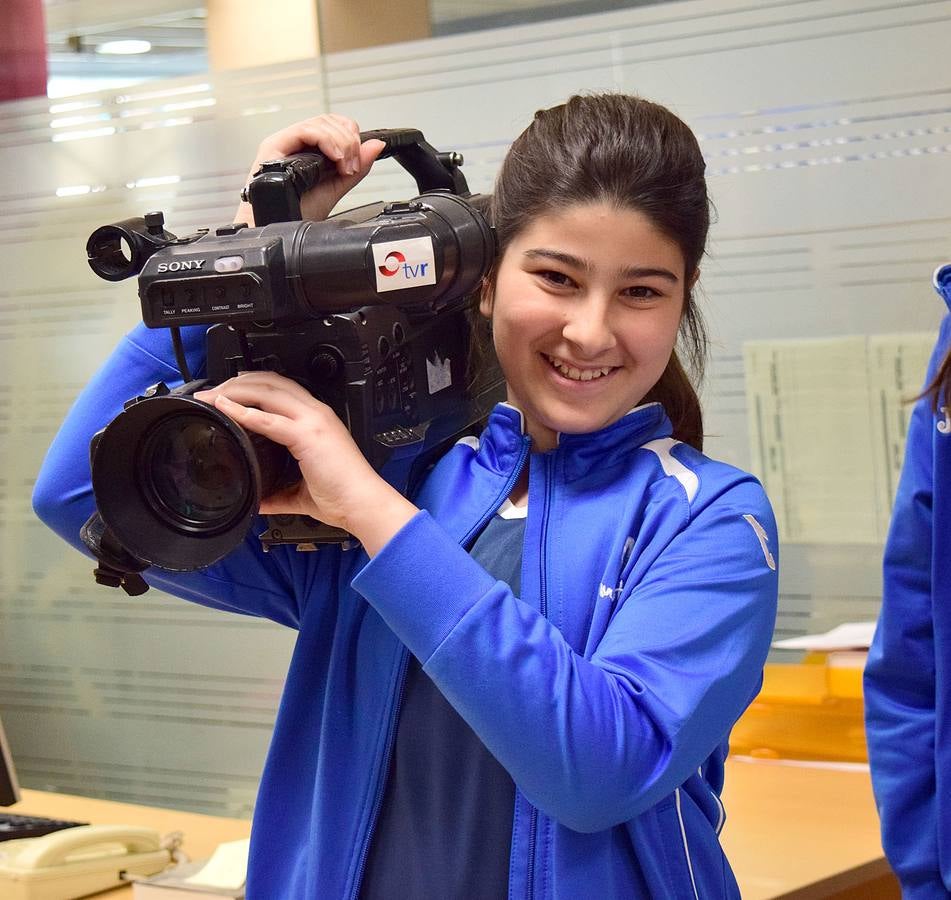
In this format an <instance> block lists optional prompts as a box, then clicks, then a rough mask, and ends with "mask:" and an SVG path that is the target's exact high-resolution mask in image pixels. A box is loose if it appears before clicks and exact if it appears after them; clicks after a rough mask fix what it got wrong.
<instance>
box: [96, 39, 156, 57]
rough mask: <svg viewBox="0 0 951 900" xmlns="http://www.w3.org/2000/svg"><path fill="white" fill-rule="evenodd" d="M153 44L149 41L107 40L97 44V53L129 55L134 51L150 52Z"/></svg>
mask: <svg viewBox="0 0 951 900" xmlns="http://www.w3.org/2000/svg"><path fill="white" fill-rule="evenodd" d="M151 49H152V45H151V44H150V43H149V42H148V41H106V42H105V43H104V44H99V45H97V46H96V53H115V54H120V55H123V56H125V55H128V54H132V53H148V52H149V50H151Z"/></svg>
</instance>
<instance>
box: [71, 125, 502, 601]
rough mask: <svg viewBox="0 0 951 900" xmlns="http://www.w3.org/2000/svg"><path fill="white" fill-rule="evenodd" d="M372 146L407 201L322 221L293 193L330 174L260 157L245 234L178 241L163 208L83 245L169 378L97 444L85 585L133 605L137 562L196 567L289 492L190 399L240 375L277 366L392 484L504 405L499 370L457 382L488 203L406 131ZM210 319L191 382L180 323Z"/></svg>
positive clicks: (282, 471) (305, 523) (311, 161)
mask: <svg viewBox="0 0 951 900" xmlns="http://www.w3.org/2000/svg"><path fill="white" fill-rule="evenodd" d="M370 138H377V139H380V140H382V141H384V142H385V143H386V148H385V149H384V150H383V152H382V153H381V158H382V157H387V156H393V157H394V158H395V159H396V160H397V161H398V162H399V163H400V164H401V165H402V166H403V168H405V169H406V170H407V171H408V172H409V173H410V174H411V175H412V176H413V177H414V179H415V180H416V183H417V187H418V189H419V192H420V193H419V196H417V197H416V198H414V199H413V200H410V201H407V202H398V203H387V204H382V203H377V204H371V205H369V206H364V207H360V208H357V209H354V210H350V211H348V212H344V213H340V214H338V215H336V216H332V217H330V218H329V219H327V220H326V221H323V222H311V221H301V220H300V216H301V213H300V198H301V196H302V195H303V194H304V192H305V191H306V190H308V189H309V188H310V187H312V186H313V185H315V184H317V183H318V181H319V180H320V179H321V178H322V177H325V176H330V175H332V174H333V173H334V171H335V169H334V164H333V163H332V162H331V161H329V160H327V159H326V158H325V157H324V156H323V155H322V154H319V153H316V152H315V153H302V154H295V155H294V156H291V157H288V158H287V159H283V160H277V161H274V162H268V163H265V164H264V165H263V166H262V167H261V169H260V170H259V171H258V173H256V175H255V177H254V178H253V179H252V181H251V182H250V184H249V185H248V187H247V188H246V189H245V193H244V194H243V196H244V198H245V199H246V200H248V201H249V202H250V203H251V205H252V208H253V210H254V218H255V222H256V227H254V228H248V227H246V226H245V225H244V224H235V225H225V226H223V227H220V228H218V229H216V230H215V231H214V233H212V232H211V231H210V230H208V229H205V230H202V231H199V232H198V233H197V234H194V235H189V236H187V237H183V238H178V237H176V236H175V235H173V234H171V233H169V232H168V231H166V230H165V226H164V217H163V215H162V214H161V213H149V214H148V215H146V216H145V217H143V218H134V219H127V220H125V221H123V222H119V223H116V224H114V225H106V226H104V227H102V228H99V229H97V230H96V231H94V232H93V234H92V235H91V236H90V238H89V240H88V242H87V245H86V251H87V256H88V258H89V265H90V266H91V267H92V269H93V271H94V272H96V274H97V275H100V276H101V277H102V278H105V279H107V280H110V281H118V280H121V279H123V278H128V277H130V276H132V275H136V274H138V276H139V298H140V300H141V304H142V318H143V321H144V322H145V324H146V325H147V326H149V327H150V328H162V327H166V328H169V329H170V331H171V335H172V340H173V344H174V346H175V351H176V357H177V360H178V365H179V368H180V370H181V374H182V379H183V381H184V384H183V385H182V386H181V387H178V388H176V389H174V390H171V389H169V388H168V386H167V385H165V384H163V383H160V384H157V385H154V386H153V387H151V388H149V389H148V390H147V391H146V392H145V393H144V394H143V395H142V396H140V397H135V398H134V399H132V400H129V401H128V402H127V403H126V404H125V406H124V410H123V412H121V413H120V414H119V415H118V416H116V418H115V419H113V421H112V422H111V423H110V424H109V425H108V426H107V427H106V428H105V429H103V430H102V431H100V432H99V433H98V434H96V435H95V437H94V438H93V441H92V446H91V450H90V453H91V461H92V481H93V490H94V493H95V496H96V503H97V507H98V511H97V514H96V515H94V516H93V517H92V518H91V519H90V520H89V521H88V522H87V523H86V525H85V526H84V527H83V531H82V537H83V541H84V542H85V543H86V545H87V546H88V547H89V548H90V549H91V550H92V551H93V552H94V553H95V555H96V557H97V558H98V559H99V562H100V565H99V568H97V570H96V579H97V581H99V582H100V583H102V584H109V585H112V586H120V585H121V586H122V587H123V588H124V589H125V590H126V591H127V592H129V593H141V592H142V591H144V590H146V589H147V587H146V585H145V583H144V581H143V580H142V579H141V577H139V576H138V574H137V573H139V572H141V571H143V570H144V569H145V568H147V567H148V566H150V565H154V566H158V567H160V568H164V569H170V570H174V571H191V570H193V569H198V568H203V567H205V566H208V565H211V564H212V563H214V562H216V561H217V560H219V559H221V558H222V557H223V556H224V555H226V554H227V553H228V552H230V551H231V550H232V549H234V548H235V547H236V546H237V545H238V544H239V543H240V541H241V540H243V539H244V537H245V535H246V534H247V531H248V528H249V527H250V525H251V521H252V519H253V518H254V516H255V515H256V514H257V510H258V507H259V505H260V502H261V499H262V498H263V497H266V496H268V495H269V494H271V493H273V492H274V491H276V490H278V489H280V488H281V487H284V486H287V485H290V484H293V483H294V482H296V481H298V480H299V479H300V471H299V469H298V467H297V464H296V462H295V461H294V460H293V458H292V457H291V456H290V454H289V453H288V452H287V451H286V449H285V448H283V447H280V446H278V445H276V444H274V443H272V442H270V441H268V440H266V439H264V438H262V437H261V436H259V435H254V434H250V433H247V432H245V431H244V430H243V429H241V428H240V427H239V426H237V425H236V424H235V423H234V422H232V421H231V420H230V419H229V418H228V417H227V416H225V415H223V414H222V413H220V412H219V411H218V410H217V409H216V408H215V407H213V406H211V405H209V404H207V403H203V402H201V401H199V400H196V399H195V398H194V396H193V394H194V393H195V392H196V391H198V390H201V389H202V388H205V387H208V386H211V385H215V384H219V383H221V382H222V381H224V380H226V379H228V378H230V377H232V376H234V375H236V374H237V373H238V372H240V371H249V370H267V371H274V372H278V373H280V374H282V375H285V376H287V377H289V378H292V379H294V380H295V381H297V382H298V383H300V384H301V385H303V386H304V387H306V388H307V389H308V390H309V391H310V392H311V393H312V394H313V395H314V396H315V397H317V398H318V399H320V400H322V401H323V402H325V403H327V404H328V405H329V406H331V407H332V408H333V409H334V411H335V412H336V413H337V415H338V416H339V417H340V418H341V420H342V421H343V422H344V423H345V424H346V425H347V427H348V428H349V430H350V433H351V435H352V436H353V438H354V440H355V442H356V443H357V445H358V446H359V447H360V449H361V451H362V452H363V453H364V455H365V456H366V457H367V459H368V461H369V462H370V463H371V465H373V466H374V468H375V469H377V471H379V472H380V473H381V474H382V475H383V476H384V477H385V478H386V479H387V480H388V481H389V482H390V483H391V484H393V485H394V486H395V487H396V488H397V489H399V490H401V491H403V492H408V491H410V490H411V489H412V487H413V485H414V481H415V479H416V478H418V477H419V476H420V475H421V473H422V472H423V471H425V468H426V467H427V466H428V465H429V464H430V463H431V461H432V460H434V459H435V458H436V457H438V455H440V454H441V452H442V451H443V450H444V449H445V448H446V446H447V445H449V444H450V443H452V442H453V441H454V440H456V439H458V437H460V436H461V435H463V434H466V433H471V432H472V431H473V429H475V428H476V427H477V426H478V423H479V422H480V421H481V420H482V419H483V418H484V417H485V415H486V414H487V413H488V411H489V409H490V408H491V406H492V405H493V403H495V402H496V401H497V400H498V399H499V398H500V397H501V393H502V379H501V376H500V374H499V372H498V370H497V369H495V370H492V371H489V372H484V373H481V377H479V378H478V379H476V380H473V377H472V373H470V372H469V371H468V367H467V361H468V358H469V336H470V329H469V325H468V321H467V316H468V311H469V308H470V307H471V301H472V298H473V297H474V296H475V294H476V292H477V291H478V289H479V286H480V284H481V282H482V279H483V278H484V277H485V276H486V274H487V273H488V272H489V269H490V268H491V266H492V263H493V260H494V258H495V238H494V234H493V232H492V230H491V228H490V226H489V224H488V221H487V218H486V208H487V203H488V199H489V198H488V197H485V196H481V195H472V194H470V193H469V190H468V186H467V184H466V181H465V179H464V177H463V175H462V173H461V172H460V171H459V165H460V164H461V162H462V159H461V157H460V156H459V155H458V154H455V153H438V152H437V151H436V150H435V149H434V148H433V147H431V146H430V145H429V144H428V143H427V142H426V141H425V140H424V138H423V135H422V134H421V133H420V132H419V131H416V130H412V129H390V130H383V131H372V132H364V133H363V134H361V139H362V140H368V139H370ZM183 325H210V326H212V327H210V328H209V329H208V332H207V372H206V377H205V378H204V379H201V380H195V379H193V378H192V375H191V373H190V372H189V371H188V365H187V361H186V360H185V355H184V351H183V349H182V341H181V335H180V332H179V328H180V327H181V326H183ZM350 537H351V536H350V535H348V534H347V533H346V532H344V531H341V530H340V529H337V528H333V527H331V526H328V525H325V524H323V523H320V522H316V521H315V520H313V519H309V518H307V517H303V516H269V517H268V529H267V530H266V531H265V532H264V533H263V534H261V535H260V538H261V541H262V543H263V545H264V548H265V549H269V548H270V547H271V546H273V545H275V544H295V545H297V547H298V549H302V550H306V549H314V548H315V546H316V545H318V544H322V543H329V542H337V543H343V542H346V541H347V540H349V539H350Z"/></svg>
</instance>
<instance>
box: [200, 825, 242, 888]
mask: <svg viewBox="0 0 951 900" xmlns="http://www.w3.org/2000/svg"><path fill="white" fill-rule="evenodd" d="M250 841H251V839H250V838H244V839H243V840H240V841H226V842H225V843H223V844H219V845H218V847H217V848H216V849H215V852H214V853H213V854H212V855H211V859H209V860H208V862H207V863H205V865H204V866H202V868H201V869H199V870H198V871H197V872H196V873H195V874H194V875H192V876H191V877H190V878H186V879H185V882H186V883H187V884H196V885H199V884H200V885H205V886H206V887H213V888H220V889H222V890H228V891H235V890H237V889H238V888H240V887H241V886H242V885H243V884H244V882H245V879H246V878H247V875H248V845H249V844H250Z"/></svg>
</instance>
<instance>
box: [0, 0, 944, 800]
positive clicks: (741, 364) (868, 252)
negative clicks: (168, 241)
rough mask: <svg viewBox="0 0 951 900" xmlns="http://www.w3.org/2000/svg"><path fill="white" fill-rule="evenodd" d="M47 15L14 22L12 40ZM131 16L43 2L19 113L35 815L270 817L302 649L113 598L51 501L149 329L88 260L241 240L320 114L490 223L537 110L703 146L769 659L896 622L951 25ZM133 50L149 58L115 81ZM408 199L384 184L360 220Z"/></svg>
mask: <svg viewBox="0 0 951 900" xmlns="http://www.w3.org/2000/svg"><path fill="white" fill-rule="evenodd" d="M5 5H6V4H5ZM39 5H40V0H31V2H27V0H10V3H9V12H3V11H0V22H2V21H3V20H4V18H6V17H7V16H9V15H12V14H13V12H14V11H15V8H17V7H19V10H18V11H16V14H17V15H19V16H21V17H22V16H24V15H28V14H31V13H30V10H32V11H33V13H32V14H35V13H36V11H37V9H38V8H39ZM129 9H130V7H129V6H128V4H120V3H118V2H106V0H98V2H97V0H45V2H44V3H43V4H42V13H43V16H44V19H45V38H44V41H45V45H46V50H47V59H48V63H49V80H48V90H49V96H48V97H47V96H34V97H32V98H29V97H27V98H21V99H15V100H8V101H7V102H5V103H2V104H0V204H2V209H3V216H2V219H0V272H2V281H0V299H2V302H0V459H2V470H0V713H2V715H3V721H4V725H5V727H6V730H7V734H8V737H9V740H10V743H11V745H12V748H13V753H14V756H15V758H16V760H17V763H18V769H19V773H20V777H21V781H22V783H23V784H24V786H26V787H34V788H41V789H49V790H58V791H64V792H69V793H77V794H85V795H88V796H99V797H108V798H113V799H119V800H128V801H130V802H138V803H145V804H151V805H160V806H171V807H176V808H180V809H191V810H195V811H200V812H208V813H215V814H220V815H231V816H244V815H248V814H249V813H250V811H251V808H252V804H253V798H254V795H255V791H256V787H257V778H258V773H259V772H260V769H261V766H262V762H263V758H264V753H265V750H266V747H267V743H268V739H269V735H270V729H271V725H272V722H273V718H274V714H275V710H276V705H277V702H278V698H279V695H280V691H281V687H282V676H283V673H284V671H285V667H286V664H287V660H288V658H289V654H290V650H291V646H292V641H293V639H294V635H293V634H292V633H290V632H288V631H287V630H285V629H282V628H280V627H278V626H276V625H273V624H270V623H266V622H259V621H255V620H252V619H248V618H243V617H240V616H229V615H226V614H223V613H219V612H213V611H210V610H205V609H203V608H200V607H197V606H191V605H189V604H187V603H184V602H182V601H178V600H175V599H174V598H171V597H167V596H164V595H162V594H161V593H159V592H158V591H155V590H153V591H150V592H149V593H148V594H146V595H144V596H143V597H136V598H130V597H127V596H126V595H125V594H123V593H121V592H119V591H115V590H111V589H108V588H105V587H99V586H97V585H96V584H95V583H94V582H93V578H92V564H91V563H90V561H89V560H87V559H85V558H83V557H82V556H80V555H79V554H77V553H76V552H75V551H74V550H71V549H69V548H68V547H66V546H65V545H64V544H62V543H61V542H60V541H59V540H58V539H57V538H56V537H54V536H53V535H52V534H51V533H49V532H48V531H47V530H46V529H45V528H44V526H42V525H41V524H40V523H39V522H38V521H37V520H36V519H35V517H34V516H33V513H32V510H31V507H30V494H31V490H32V485H33V481H34V478H35V474H36V471H37V468H38V466H39V463H40V460H41V459H42V456H43V454H44V452H45V450H46V447H47V446H48V444H49V442H50V440H51V438H52V436H53V434H54V433H55V430H56V428H57V426H58V424H59V422H60V421H61V420H62V418H63V416H64V414H65V413H66V410H67V409H68V407H69V405H70V403H71V401H72V399H73V398H74V397H75V395H76V394H77V392H78V391H79V390H80V388H81V386H82V385H83V384H84V383H85V382H86V380H87V379H88V378H89V376H90V375H91V374H92V373H93V372H94V371H95V369H96V368H97V367H98V365H99V363H100V361H101V360H103V359H104V358H105V356H106V355H107V354H108V353H109V351H110V349H111V347H112V346H113V345H114V344H115V342H116V341H117V339H118V338H119V336H120V335H121V334H122V333H123V332H124V331H125V330H127V329H128V328H130V327H132V326H133V325H134V324H135V323H136V321H138V319H139V316H140V311H139V305H138V300H137V296H136V286H135V283H134V281H131V282H124V283H118V284H107V283H105V282H103V281H100V280H99V279H98V278H96V277H95V276H94V275H93V274H92V273H91V272H90V270H89V269H88V267H87V265H86V262H85V257H84V246H85V242H86V238H87V237H88V235H89V234H90V232H91V231H92V230H93V229H94V228H95V227H97V226H99V225H102V224H106V223H109V222H113V221H116V220H119V219H122V218H125V217H128V216H132V215H141V214H143V213H145V212H146V211H150V210H157V209H160V210H163V211H164V213H165V218H166V222H167V227H168V228H169V229H170V230H171V231H173V232H176V233H179V234H185V233H189V232H191V231H194V230H195V229H197V228H198V227H202V226H209V225H215V224H220V223H223V222H227V221H230V219H231V216H232V213H233V209H234V206H235V203H236V201H237V194H238V191H239V190H240V188H241V186H242V185H243V183H244V180H245V175H246V172H247V168H248V166H249V164H250V162H251V160H252V159H253V157H254V154H255V150H256V148H257V145H258V143H259V142H260V140H261V139H262V138H263V137H265V136H266V135H268V134H270V133H272V132H273V131H275V130H277V129H278V128H281V127H283V126H284V125H287V124H289V123H291V122H293V121H295V120H298V119H300V118H304V117H307V116H311V115H316V114H318V113H320V112H323V111H328V110H330V111H335V112H342V113H346V114H349V115H351V116H353V117H355V118H356V119H357V120H358V121H359V122H360V123H361V125H362V126H363V127H365V128H375V127H394V126H411V127H418V128H420V129H421V130H422V131H423V132H424V134H425V135H426V137H427V139H428V140H429V141H430V143H432V144H433V145H435V146H436V147H437V148H439V149H445V150H457V151H459V152H461V153H462V154H463V155H464V157H465V166H464V169H463V171H464V172H465V174H466V176H467V178H468V181H469V184H470V186H471V187H472V189H473V190H477V191H490V190H491V187H492V180H493V176H494V173H495V171H496V168H497V166H498V164H499V162H500V160H501V158H502V156H503V154H504V152H505V149H506V147H507V146H508V144H509V143H510V141H511V140H512V139H513V137H514V136H515V135H516V134H517V133H518V132H519V131H520V130H521V129H522V128H523V127H524V126H525V125H526V124H527V122H528V121H529V119H530V117H531V115H532V113H533V111H534V110H535V109H537V108H540V107H543V106H547V105H551V104H554V103H557V102H560V101H561V100H563V99H564V98H566V97H567V96H568V95H570V94H572V93H575V92H579V91H601V90H616V91H627V92H633V93H638V94H641V95H644V96H646V97H649V98H651V99H653V100H657V101H659V102H661V103H664V104H667V105H669V106H670V107H672V108H673V109H674V110H675V111H676V112H677V113H678V114H680V115H681V116H682V117H683V118H684V119H685V120H686V121H687V122H688V123H689V124H690V125H691V126H692V127H693V128H694V130H695V131H696V133H697V134H698V136H699V138H700V141H701V145H702V148H703V150H704V153H705V155H706V158H707V163H708V172H709V185H710V190H711V194H712V197H713V199H714V202H715V204H716V209H717V222H716V224H715V226H714V228H713V230H712V240H711V246H710V253H709V256H708V258H707V259H706V260H705V261H704V265H703V272H702V279H701V283H702V291H701V298H702V299H701V304H702V309H703V312H704V314H705V316H706V318H707V320H708V323H709V325H710V328H711V333H712V336H713V340H714V343H713V347H712V359H711V364H710V368H709V373H708V377H707V381H706V383H705V386H704V389H703V400H704V405H705V409H706V430H707V434H708V437H707V440H706V449H707V452H708V453H710V454H711V455H714V456H718V457H720V458H723V459H725V460H727V461H729V462H732V463H734V464H736V465H738V466H741V467H744V468H751V469H752V470H753V471H754V472H756V473H757V474H758V475H759V476H760V477H761V478H762V479H763V481H764V483H765V485H766V488H767V490H768V491H769V493H770V496H771V499H772V501H773V503H774V505H775V508H776V512H777V516H778V519H779V523H780V529H781V535H782V537H783V541H784V543H783V547H782V571H781V596H780V613H779V621H778V625H777V635H776V636H777V637H778V638H780V637H789V636H794V635H799V634H804V633H811V632H819V631H824V630H826V629H828V628H830V627H832V626H834V625H836V624H839V623H841V622H847V621H856V620H870V619H874V618H875V616H876V615H877V611H878V606H879V602H880V589H881V576H880V557H881V550H882V542H883V538H884V530H885V527H886V525H887V522H888V517H889V513H890V506H891V499H892V495H893V493H894V488H895V480H896V477H897V472H898V469H899V467H900V462H901V454H902V451H903V446H904V429H905V424H906V422H907V415H908V412H909V407H908V405H907V403H906V402H905V401H906V400H907V399H908V398H909V397H911V396H913V395H914V394H915V393H916V392H917V390H918V389H919V388H920V386H921V381H922V378H923V375H924V367H925V362H926V359H927V356H928V352H929V350H930V347H931V344H932V341H933V338H934V334H935V332H936V328H937V324H938V321H939V319H940V317H941V314H942V308H941V303H940V300H939V299H938V298H937V297H936V296H935V295H934V293H933V291H932V288H931V286H930V278H931V273H932V271H933V270H934V268H935V267H936V266H937V265H938V264H940V263H942V262H946V261H947V260H948V259H949V258H951V155H949V154H951V76H949V73H948V68H947V62H946V58H947V47H948V46H949V45H951V2H948V0H918V2H914V0H910V2H891V0H762V2H758V3H748V2H746V0H679V2H666V3H623V2H596V0H591V2H566V3H557V2H537V0H536V2H530V0H491V2H479V3H476V2H474V0H431V2H416V0H394V2H393V3H387V4H384V3H370V2H365V0H361V2H350V3H347V2H343V0H341V2H339V3H335V2H331V0H321V2H320V3H317V2H316V0H298V2H292V0H287V2H284V0H280V2H279V0H271V2H270V3H268V4H260V3H251V2H244V0H208V2H207V4H206V5H205V6H200V5H198V4H197V3H196V2H195V0H140V2H139V3H138V4H136V8H135V12H134V13H133V12H130V11H129ZM394 13H395V14H394ZM308 17H309V18H308ZM18 21H23V19H22V18H21V19H20V20H18ZM11 23H12V20H10V19H9V18H7V22H6V25H5V30H6V32H7V33H8V34H9V33H10V31H11ZM301 23H303V24H301ZM14 30H15V29H14ZM132 39H135V40H147V41H149V42H150V43H151V47H152V49H151V51H150V52H148V53H144V54H139V55H138V56H114V55H113V56H109V55H106V54H102V53H97V52H96V48H97V47H99V46H101V45H102V44H103V43H105V42H106V41H107V40H132ZM8 50H9V48H8ZM2 63H3V60H2V59H0V64H2ZM413 191H414V185H413V183H412V181H411V179H410V178H409V177H408V176H407V175H406V174H405V173H404V172H403V171H402V170H401V169H399V167H398V166H396V164H395V163H392V162H391V161H387V162H385V163H382V164H380V165H378V166H377V167H376V168H374V171H373V173H372V174H371V176H370V177H369V178H367V179H366V180H365V181H364V182H363V183H362V184H361V185H360V186H359V188H358V189H357V190H355V191H354V192H353V193H352V194H351V195H350V196H348V197H347V198H346V201H345V204H351V205H356V204H359V203H363V202H370V201H372V200H377V199H406V198H409V197H411V196H412V195H413ZM774 658H775V659H778V660H782V659H794V658H795V656H793V655H792V654H790V653H788V652H787V653H783V652H782V651H776V652H775V653H774Z"/></svg>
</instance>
